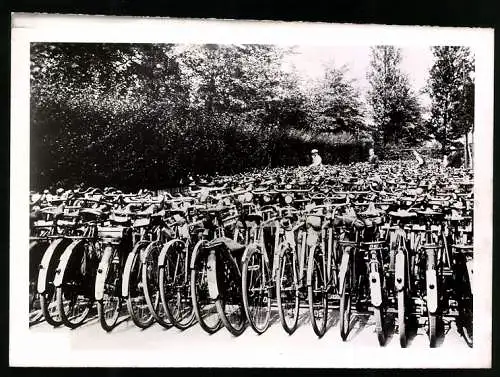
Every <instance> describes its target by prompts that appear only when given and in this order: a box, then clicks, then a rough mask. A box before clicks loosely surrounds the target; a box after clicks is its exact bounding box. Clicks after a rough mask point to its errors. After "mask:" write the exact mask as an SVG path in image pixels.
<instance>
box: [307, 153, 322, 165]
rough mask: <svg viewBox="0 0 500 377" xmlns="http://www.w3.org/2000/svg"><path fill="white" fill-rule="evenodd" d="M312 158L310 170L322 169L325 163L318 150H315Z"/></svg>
mask: <svg viewBox="0 0 500 377" xmlns="http://www.w3.org/2000/svg"><path fill="white" fill-rule="evenodd" d="M311 158H312V163H311V165H309V167H310V168H319V167H321V165H322V163H323V161H322V160H321V157H320V155H319V154H318V150H317V149H313V150H312V151H311Z"/></svg>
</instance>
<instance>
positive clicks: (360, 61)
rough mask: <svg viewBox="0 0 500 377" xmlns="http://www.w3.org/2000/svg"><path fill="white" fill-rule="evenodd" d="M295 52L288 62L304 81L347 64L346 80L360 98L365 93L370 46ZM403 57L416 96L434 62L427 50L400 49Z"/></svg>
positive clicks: (312, 48) (305, 47)
mask: <svg viewBox="0 0 500 377" xmlns="http://www.w3.org/2000/svg"><path fill="white" fill-rule="evenodd" d="M296 52H297V53H296V54H294V55H292V56H290V58H289V61H290V63H291V64H294V65H295V67H296V69H297V71H298V73H299V74H300V75H301V76H303V77H304V78H310V79H316V78H320V77H321V76H322V74H323V71H324V64H325V63H329V62H333V65H334V66H336V67H341V66H342V65H344V64H347V65H348V67H349V72H348V77H349V78H351V79H355V80H356V83H355V85H357V86H358V88H359V89H360V91H361V93H362V94H363V95H364V94H365V93H366V91H367V89H368V80H367V79H366V73H367V72H368V68H369V63H370V46H325V47H321V46H298V47H296ZM402 55H403V61H402V63H401V69H402V70H403V71H404V72H405V73H406V74H408V77H409V79H410V84H411V85H412V87H413V89H414V90H415V92H417V93H418V92H419V91H420V90H421V89H422V88H423V87H424V85H425V83H426V81H427V77H428V73H429V70H430V68H431V66H432V63H433V56H432V52H431V50H430V47H411V48H409V47H403V48H402ZM420 97H421V101H422V103H423V104H427V103H428V99H427V98H425V97H424V96H420Z"/></svg>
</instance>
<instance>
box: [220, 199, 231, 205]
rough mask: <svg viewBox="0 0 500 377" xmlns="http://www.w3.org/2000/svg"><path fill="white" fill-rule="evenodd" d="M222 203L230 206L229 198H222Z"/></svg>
mask: <svg viewBox="0 0 500 377" xmlns="http://www.w3.org/2000/svg"><path fill="white" fill-rule="evenodd" d="M222 204H224V205H225V206H230V205H231V201H230V200H229V198H224V199H223V200H222Z"/></svg>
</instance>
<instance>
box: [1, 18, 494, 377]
mask: <svg viewBox="0 0 500 377" xmlns="http://www.w3.org/2000/svg"><path fill="white" fill-rule="evenodd" d="M106 19H107V17H104V18H103V17H99V19H97V20H96V19H95V17H91V16H87V17H86V16H80V17H76V16H73V17H67V18H65V17H62V16H61V17H57V16H52V17H51V16H46V18H45V19H44V17H43V16H41V15H38V16H37V15H22V14H21V15H19V16H18V19H17V21H18V23H17V24H16V22H15V21H16V20H15V19H14V23H13V25H14V26H13V30H12V36H13V37H12V49H13V50H12V51H13V52H12V59H13V65H12V66H13V82H12V112H13V113H12V120H11V135H12V136H11V137H12V139H11V153H12V155H11V164H12V165H11V174H12V176H11V249H10V256H11V265H10V269H11V292H10V302H11V313H10V315H11V323H10V332H11V336H10V342H11V347H10V351H11V354H10V362H11V365H18V366H28V365H29V366H48V365H50V366H116V367H119V366H243V367H245V366H267V367H343V368H358V367H363V368H366V367H374V368H376V367H389V368H392V367H398V368H399V367H460V368H468V367H470V368H477V367H490V366H491V281H492V272H491V258H492V166H493V163H492V151H493V143H492V135H493V84H492V83H493V31H492V29H464V28H462V29H460V28H456V29H455V28H446V29H445V28H430V27H428V28H425V27H424V28H422V27H409V26H408V27H402V26H401V27H391V26H383V25H369V26H368V25H364V26H361V25H333V24H319V23H318V24H314V23H273V22H243V21H222V20H221V21H216V20H210V21H204V20H162V19H156V20H153V19H142V20H141V19H138V20H140V21H141V22H134V19H133V18H132V19H131V18H128V19H123V20H120V19H119V17H114V18H111V19H110V21H109V23H106V22H107V20H106ZM111 20H113V21H111ZM94 21H95V24H92V22H94ZM135 21H137V20H135ZM16 25H17V26H18V29H16ZM68 25H72V26H74V27H71V28H68ZM107 30H108V31H109V32H106V31H107ZM14 209H15V211H14ZM28 281H29V284H27V283H28ZM26 298H28V299H29V306H27V305H26ZM474 335H476V338H474ZM34 349H37V350H39V351H38V352H34V351H29V350H34Z"/></svg>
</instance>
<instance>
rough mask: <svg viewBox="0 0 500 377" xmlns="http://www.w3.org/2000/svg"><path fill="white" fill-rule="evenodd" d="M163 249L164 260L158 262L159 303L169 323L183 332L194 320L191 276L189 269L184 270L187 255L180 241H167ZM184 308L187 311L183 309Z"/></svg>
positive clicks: (184, 246)
mask: <svg viewBox="0 0 500 377" xmlns="http://www.w3.org/2000/svg"><path fill="white" fill-rule="evenodd" d="M165 247H167V250H166V252H165V254H164V260H163V261H160V260H159V262H158V263H159V265H160V273H159V289H160V297H161V303H162V305H163V308H164V310H165V313H166V315H167V316H168V319H169V321H170V322H171V323H172V324H173V325H174V326H175V327H176V328H178V329H180V330H185V329H187V328H188V327H190V326H192V325H193V323H194V322H195V319H196V316H195V312H194V307H193V300H192V297H191V282H190V278H191V274H190V272H189V268H186V263H187V261H186V259H187V258H188V256H189V255H187V249H186V245H185V243H184V242H183V241H181V240H178V239H177V240H172V241H169V243H168V245H165ZM179 267H180V271H179ZM172 298H173V299H172ZM175 304H178V305H175ZM183 305H187V306H183ZM186 307H187V310H185V309H184V308H186Z"/></svg>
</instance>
